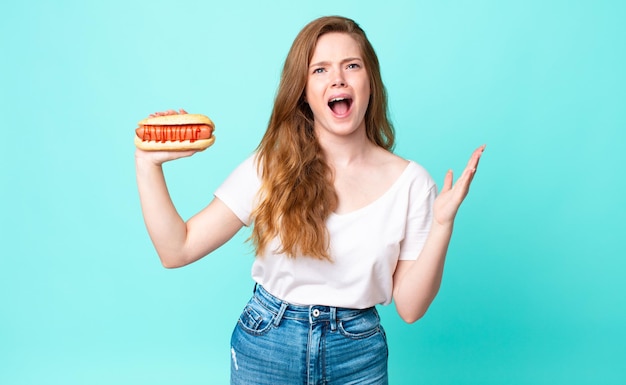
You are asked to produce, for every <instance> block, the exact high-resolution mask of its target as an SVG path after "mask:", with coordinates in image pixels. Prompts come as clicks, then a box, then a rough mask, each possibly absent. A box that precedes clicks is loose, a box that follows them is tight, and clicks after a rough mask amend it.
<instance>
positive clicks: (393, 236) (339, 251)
mask: <svg viewBox="0 0 626 385" xmlns="http://www.w3.org/2000/svg"><path fill="white" fill-rule="evenodd" d="M255 159H256V158H255V156H254V155H253V156H251V157H249V158H248V159H246V160H245V161H244V162H243V163H242V164H241V165H239V167H237V168H236V169H235V170H234V171H233V172H232V173H231V175H230V176H229V177H228V178H227V179H226V180H225V181H224V183H223V184H222V185H221V186H220V187H219V188H218V189H217V190H216V192H215V196H216V197H217V198H219V199H220V200H221V201H223V202H224V203H225V204H226V205H227V206H228V207H229V208H230V209H231V210H232V211H233V213H235V215H237V217H239V219H241V221H242V222H243V223H244V224H245V225H246V226H249V225H251V224H252V223H251V218H250V214H251V212H252V211H253V209H254V205H255V203H256V198H257V196H256V194H257V192H258V190H259V188H260V185H261V182H260V178H259V176H258V174H257V168H256V162H255ZM436 195H437V186H436V185H435V183H434V181H433V179H432V178H431V177H430V175H429V174H428V172H427V171H426V170H425V169H424V168H423V167H421V166H420V165H418V164H417V163H415V162H412V161H411V162H409V164H408V165H407V167H406V169H405V170H404V171H403V172H402V174H401V175H400V176H399V177H398V179H397V180H396V181H395V182H394V183H393V185H392V186H391V187H390V188H389V189H388V190H387V191H386V192H385V193H384V194H383V195H382V196H381V197H379V198H378V199H376V200H375V201H374V202H372V203H370V204H368V205H367V206H365V207H363V208H360V209H358V210H355V211H352V212H349V213H346V214H340V215H339V214H334V213H333V214H331V215H330V217H329V218H328V219H327V221H326V226H327V228H328V233H329V234H330V257H331V259H332V261H327V260H319V259H316V258H311V257H306V256H299V257H296V258H290V257H287V256H286V255H283V254H276V253H275V250H277V249H279V248H278V247H276V246H277V245H279V242H280V240H279V239H278V238H276V239H274V241H273V242H272V243H271V244H270V246H269V247H268V248H267V250H266V252H265V253H264V254H263V255H262V256H257V257H256V258H255V261H254V263H253V265H252V278H253V279H254V280H255V281H256V282H257V283H258V284H260V285H263V287H264V288H265V289H266V290H267V291H268V292H270V293H272V294H273V295H274V296H276V297H278V298H280V299H282V300H284V301H287V302H290V303H293V304H300V305H326V306H336V307H347V308H357V309H363V308H367V307H370V306H374V305H376V304H385V305H386V304H389V303H390V302H391V299H392V288H393V281H392V278H393V273H394V271H395V269H396V264H397V262H398V260H415V259H417V257H418V256H419V254H420V252H421V250H422V247H423V246H424V242H425V241H426V237H427V236H428V232H429V230H430V224H431V220H432V206H433V201H434V200H435V197H436Z"/></svg>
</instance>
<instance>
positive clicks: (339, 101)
mask: <svg viewBox="0 0 626 385" xmlns="http://www.w3.org/2000/svg"><path fill="white" fill-rule="evenodd" d="M351 106H352V98H351V97H349V96H336V97H333V98H331V99H330V100H329V101H328V107H329V108H330V109H331V111H332V112H333V113H334V114H335V115H338V116H344V115H346V114H347V113H348V112H349V111H350V107H351Z"/></svg>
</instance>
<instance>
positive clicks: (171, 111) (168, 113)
mask: <svg viewBox="0 0 626 385" xmlns="http://www.w3.org/2000/svg"><path fill="white" fill-rule="evenodd" d="M187 113H188V112H187V111H185V110H183V109H182V108H181V109H179V110H178V112H176V111H175V110H167V111H157V112H154V113H152V114H150V115H149V117H150V118H154V117H157V116H166V115H178V114H187Z"/></svg>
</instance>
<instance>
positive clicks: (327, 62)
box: [309, 57, 363, 68]
mask: <svg viewBox="0 0 626 385" xmlns="http://www.w3.org/2000/svg"><path fill="white" fill-rule="evenodd" d="M355 60H358V61H360V62H361V63H362V62H363V59H361V58H360V57H347V58H345V59H343V60H342V61H341V64H343V63H346V62H350V61H355ZM328 64H330V62H329V61H327V60H324V61H320V62H317V63H311V64H310V65H309V68H311V67H323V66H326V65H328Z"/></svg>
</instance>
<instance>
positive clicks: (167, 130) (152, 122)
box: [135, 114, 215, 151]
mask: <svg viewBox="0 0 626 385" xmlns="http://www.w3.org/2000/svg"><path fill="white" fill-rule="evenodd" d="M138 125H139V127H137V129H136V130H135V146H137V148H140V149H142V150H146V151H186V150H200V151H201V150H204V149H206V148H207V147H209V146H210V145H212V144H213V142H215V136H213V131H214V130H215V124H213V121H211V119H209V118H208V117H207V116H205V115H201V114H173V115H163V116H156V117H152V118H147V119H143V120H141V121H140V122H139V123H138Z"/></svg>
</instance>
